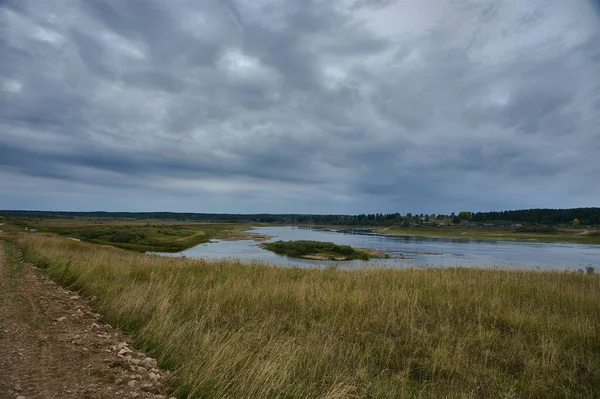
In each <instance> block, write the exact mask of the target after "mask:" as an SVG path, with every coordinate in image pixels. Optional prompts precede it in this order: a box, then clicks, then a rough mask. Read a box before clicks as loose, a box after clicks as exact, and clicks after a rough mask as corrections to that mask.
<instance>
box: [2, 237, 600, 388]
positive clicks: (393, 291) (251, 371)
mask: <svg viewBox="0 0 600 399" xmlns="http://www.w3.org/2000/svg"><path fill="white" fill-rule="evenodd" d="M13 241H15V243H17V244H18V245H19V247H20V249H21V251H22V253H23V254H24V256H25V257H26V258H27V259H28V260H30V261H33V262H35V263H36V264H38V265H39V266H40V267H42V268H44V269H45V270H46V272H47V273H48V274H49V275H50V276H51V277H52V278H53V279H55V280H57V281H59V282H60V283H62V284H63V285H65V286H68V287H70V288H71V289H75V290H78V291H80V292H81V293H82V294H83V295H86V296H89V297H92V296H96V297H97V300H96V301H95V305H94V306H95V307H96V309H97V310H98V311H99V312H100V313H101V314H102V315H103V316H104V317H105V319H106V320H107V321H108V322H110V323H111V324H113V325H116V326H119V327H121V328H122V329H124V330H126V331H129V332H131V333H133V334H134V337H135V340H136V344H137V345H138V346H139V347H141V348H142V349H143V350H145V351H148V352H150V353H153V354H154V355H156V356H157V357H158V358H159V361H160V364H161V366H163V367H167V368H171V369H173V370H176V371H177V375H178V378H179V380H178V381H179V385H178V395H179V397H182V398H183V397H190V398H191V397H194V398H251V397H256V398H330V399H332V398H402V397H431V398H439V397H450V398H453V397H456V398H459V397H460V398H464V397H474V398H475V397H476V398H481V397H539V398H542V397H544V398H545V397H597V396H598V395H600V276H599V275H598V274H585V273H572V272H543V273H540V272H531V271H503V270H482V269H426V270H410V269H409V270H368V271H367V270H356V271H341V270H336V269H328V270H310V269H297V268H294V269H284V268H276V267H267V266H263V265H253V266H247V265H241V264H239V263H236V262H232V261H214V262H205V261H202V260H189V259H174V258H169V257H160V256H149V255H144V254H139V253H135V252H128V251H123V250H120V249H116V248H108V247H100V246H95V245H92V244H87V243H83V242H74V241H71V240H68V239H65V238H60V237H56V236H45V235H42V234H37V235H35V234H29V235H26V234H22V235H20V236H17V237H16V238H14V239H13Z"/></svg>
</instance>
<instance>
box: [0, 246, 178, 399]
mask: <svg viewBox="0 0 600 399" xmlns="http://www.w3.org/2000/svg"><path fill="white" fill-rule="evenodd" d="M5 246H6V244H3V243H2V242H1V241H0V399H5V398H11V399H15V398H19V399H23V398H26V399H30V398H40V399H49V398H61V399H70V398H73V399H75V398H78V399H80V398H89V399H97V398H154V399H159V398H161V399H163V398H167V397H169V395H168V393H169V392H170V390H169V388H168V387H169V385H170V381H171V380H172V378H173V377H172V376H171V374H170V373H169V372H163V371H162V370H160V369H158V368H157V365H156V360H155V359H153V358H150V357H147V356H146V355H145V354H144V353H142V352H139V351H135V350H133V349H130V345H129V344H128V342H130V339H129V337H128V336H127V335H125V334H124V333H123V332H121V331H119V330H118V329H115V328H113V327H111V326H110V325H108V324H106V323H102V322H101V318H100V315H99V314H97V313H95V312H94V311H93V310H92V307H91V306H90V301H89V300H87V299H85V298H83V297H81V296H79V295H77V294H76V293H74V292H70V291H67V290H65V289H63V288H62V287H60V286H58V285H57V284H55V283H54V282H53V281H51V280H50V279H49V278H47V277H46V276H45V275H44V274H43V273H42V272H41V271H39V270H38V269H36V268H35V267H34V266H33V265H31V264H27V263H24V262H23V261H22V260H19V259H16V260H13V259H7V257H6V256H5Z"/></svg>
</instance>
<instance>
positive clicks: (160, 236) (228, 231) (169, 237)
mask: <svg viewBox="0 0 600 399" xmlns="http://www.w3.org/2000/svg"><path fill="white" fill-rule="evenodd" d="M12 223H13V224H12V226H19V227H20V230H21V231H24V229H25V227H27V228H28V229H35V230H37V232H46V233H55V234H59V235H62V236H66V237H70V238H75V239H78V240H82V241H87V242H91V243H94V244H101V245H110V246H114V247H118V248H123V249H127V250H132V251H136V252H180V251H183V250H185V249H188V248H191V247H193V246H195V245H199V244H202V243H205V242H208V241H210V240H211V239H213V238H225V239H227V238H242V237H243V238H246V237H248V236H249V235H248V234H246V233H244V230H246V229H248V228H250V227H251V226H250V225H245V224H234V223H181V222H179V223H178V222H170V223H169V222H164V221H146V222H136V221H129V220H109V221H99V220H61V219H57V220H54V219H52V220H44V219H40V220H37V219H27V220H18V221H13V222H12Z"/></svg>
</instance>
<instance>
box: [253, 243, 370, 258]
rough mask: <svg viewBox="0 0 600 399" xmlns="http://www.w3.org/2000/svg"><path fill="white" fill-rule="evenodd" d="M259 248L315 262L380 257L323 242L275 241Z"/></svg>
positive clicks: (363, 250)
mask: <svg viewBox="0 0 600 399" xmlns="http://www.w3.org/2000/svg"><path fill="white" fill-rule="evenodd" d="M260 247H261V248H264V249H267V250H269V251H272V252H275V253H276V254H279V255H286V256H291V257H294V258H304V259H315V260H336V261H342V260H357V259H360V260H369V258H373V257H380V256H378V254H376V253H375V252H376V251H369V250H366V249H355V248H352V247H351V246H349V245H337V244H334V243H332V242H323V241H310V240H297V241H275V242H266V243H263V244H260Z"/></svg>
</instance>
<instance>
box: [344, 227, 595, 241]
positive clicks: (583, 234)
mask: <svg viewBox="0 0 600 399" xmlns="http://www.w3.org/2000/svg"><path fill="white" fill-rule="evenodd" d="M334 229H340V227H339V226H338V227H335V228H334ZM371 229H372V230H373V231H374V232H376V233H381V234H392V235H403V236H415V237H447V238H472V239H491V240H522V241H528V240H529V241H531V240H536V241H543V242H573V243H578V244H600V230H584V229H578V230H576V229H573V230H558V231H557V232H555V233H523V232H518V231H515V230H514V229H507V228H475V227H467V228H461V227H396V226H394V227H383V226H375V227H371Z"/></svg>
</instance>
